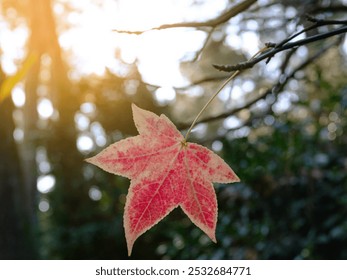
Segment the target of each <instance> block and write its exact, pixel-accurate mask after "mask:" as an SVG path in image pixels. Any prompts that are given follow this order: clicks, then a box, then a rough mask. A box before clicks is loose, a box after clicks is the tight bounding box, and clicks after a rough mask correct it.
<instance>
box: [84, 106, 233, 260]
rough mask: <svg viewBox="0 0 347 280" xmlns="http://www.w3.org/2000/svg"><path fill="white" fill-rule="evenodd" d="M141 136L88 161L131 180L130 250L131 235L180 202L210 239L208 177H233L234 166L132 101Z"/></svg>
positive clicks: (213, 219)
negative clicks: (232, 167) (188, 140)
mask: <svg viewBox="0 0 347 280" xmlns="http://www.w3.org/2000/svg"><path fill="white" fill-rule="evenodd" d="M132 109H133V116H134V121H135V125H136V127H137V130H138V131H139V133H140V135H138V136H135V137H129V138H127V139H124V140H121V141H119V142H116V143H114V144H112V145H110V146H109V147H107V148H106V149H104V150H103V151H101V152H100V153H99V154H98V155H96V156H95V157H92V158H89V159H87V161H88V162H90V163H92V164H95V165H97V166H99V167H100V168H102V169H104V170H105V171H108V172H111V173H114V174H117V175H122V176H125V177H127V178H129V179H131V184H130V187H129V191H128V195H127V198H126V204H125V212H124V229H125V237H126V241H127V246H128V253H129V255H130V254H131V251H132V247H133V244H134V242H135V240H136V239H137V238H138V237H139V236H140V235H141V234H142V233H144V232H145V231H147V230H148V229H150V228H151V227H152V226H154V225H155V224H157V223H158V222H159V221H160V220H161V219H163V218H164V217H165V216H166V215H167V214H169V213H170V212H171V211H172V210H173V209H174V208H176V207H177V206H180V207H181V208H182V210H183V211H184V213H186V215H187V216H188V217H189V218H190V220H191V221H192V222H193V223H194V224H195V225H196V226H198V227H199V228H200V229H201V230H202V231H204V232H205V233H206V234H207V235H208V236H209V237H210V238H211V239H212V240H213V241H214V242H216V238H215V229H216V223H217V200H216V194H215V191H214V189H213V185H212V182H218V183H231V182H238V181H239V178H238V177H237V175H236V174H235V173H234V172H233V170H232V169H231V168H230V167H229V166H228V165H227V164H226V163H225V162H224V161H223V159H221V158H220V157H219V156H217V155H216V154H215V153H213V152H212V151H210V150H208V149H207V148H205V147H203V146H201V145H198V144H194V143H189V142H186V141H185V139H184V138H183V136H182V134H181V133H180V132H179V131H178V130H177V128H176V127H175V125H174V124H173V123H172V122H171V121H170V120H169V119H168V118H167V117H166V116H165V115H161V116H160V117H159V116H157V115H155V114H154V113H152V112H149V111H146V110H143V109H140V108H138V107H137V106H135V105H132Z"/></svg>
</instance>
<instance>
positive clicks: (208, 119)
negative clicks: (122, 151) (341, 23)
mask: <svg viewBox="0 0 347 280" xmlns="http://www.w3.org/2000/svg"><path fill="white" fill-rule="evenodd" d="M339 43H341V38H339V39H338V40H337V41H335V42H333V43H331V44H329V45H327V46H326V47H324V48H322V49H320V50H319V51H318V52H317V53H315V54H314V55H312V56H310V57H309V58H307V59H306V60H305V61H304V62H303V63H301V64H300V65H298V66H297V67H296V68H295V69H293V70H292V71H291V72H290V73H289V74H287V75H285V74H281V75H285V78H284V79H279V81H278V82H277V83H276V84H275V85H274V86H272V87H271V88H269V89H267V90H265V91H264V92H263V93H262V94H260V95H259V96H258V97H256V98H255V99H253V100H251V101H249V102H248V103H246V104H245V105H243V106H241V107H238V108H234V109H232V110H229V111H227V112H224V113H222V114H219V115H217V116H211V117H206V118H204V119H202V120H200V121H198V122H197V124H198V123H206V122H212V121H216V120H221V119H225V118H227V117H229V116H232V115H235V114H237V113H238V112H240V111H242V110H244V109H246V108H249V107H251V106H252V105H254V104H255V103H257V102H258V101H259V100H261V99H264V98H265V97H266V96H267V95H269V94H271V93H273V94H278V93H280V92H281V91H283V89H284V88H285V86H286V85H287V83H288V82H289V81H290V80H291V79H292V78H294V76H295V74H296V73H297V72H298V71H300V70H302V69H304V68H306V67H307V66H308V65H309V64H311V63H312V62H313V61H315V60H317V59H318V58H319V57H321V56H322V55H323V54H324V53H325V52H326V51H327V50H329V49H330V48H331V47H333V46H335V45H337V44H339ZM283 63H284V64H287V63H288V62H287V61H285V62H283ZM281 68H283V71H284V67H281ZM244 125H245V124H242V125H241V126H240V127H238V128H241V127H242V126H244ZM189 126H190V124H188V123H183V124H178V125H177V127H178V128H179V129H180V130H184V129H187V128H188V127H189ZM238 128H234V129H232V130H235V129H238Z"/></svg>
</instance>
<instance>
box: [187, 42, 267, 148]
mask: <svg viewBox="0 0 347 280" xmlns="http://www.w3.org/2000/svg"><path fill="white" fill-rule="evenodd" d="M268 48H269V47H268V46H265V47H264V48H262V49H261V50H259V51H258V52H257V53H256V54H255V55H253V56H252V57H251V58H250V59H253V58H255V57H257V56H258V55H259V54H262V53H263V52H265V51H266V50H267V49H268ZM240 72H241V70H237V71H235V72H234V74H232V75H231V76H230V77H229V78H228V79H227V80H226V81H225V82H224V83H223V84H222V85H221V86H220V88H219V89H218V90H217V91H216V92H215V93H214V94H213V95H212V96H211V98H210V99H209V100H208V101H207V103H206V104H205V106H204V107H203V108H202V109H201V110H200V112H199V113H198V115H197V116H196V117H195V119H194V121H193V122H192V124H191V126H190V127H189V129H188V131H187V133H186V136H185V137H184V141H185V142H186V141H187V139H188V136H189V134H190V132H191V131H192V129H193V127H194V126H195V124H196V122H197V121H198V120H199V118H200V116H201V115H202V113H203V112H204V111H205V110H206V108H207V106H208V105H210V103H211V102H212V101H213V100H214V99H215V98H216V96H217V95H218V94H219V93H220V92H221V91H222V89H223V88H224V87H225V86H226V85H227V84H228V83H229V82H230V81H231V80H232V79H234V78H235V77H236V76H237V75H238V74H239V73H240Z"/></svg>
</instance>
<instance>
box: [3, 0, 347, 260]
mask: <svg viewBox="0 0 347 280" xmlns="http://www.w3.org/2000/svg"><path fill="white" fill-rule="evenodd" d="M128 2H129V3H130V2H131V3H130V4H129V3H128ZM128 2H126V1H125V0H108V1H97V0H94V1H93V0H90V1H87V2H86V1H64V0H22V1H15V0H4V1H1V4H0V5H1V6H0V8H1V10H0V62H1V64H0V65H1V67H0V93H1V96H0V100H1V103H0V141H1V142H0V207H1V210H0V258H1V259H124V258H127V251H126V244H125V237H124V230H123V220H122V216H123V208H124V204H125V199H126V193H127V189H128V186H129V180H127V179H125V178H122V177H119V176H114V175H111V174H107V173H106V172H103V171H101V170H99V169H97V168H96V167H94V166H91V165H89V164H87V163H86V162H84V159H85V158H87V157H89V156H92V155H95V154H96V153H97V152H99V151H100V150H101V149H103V148H104V147H106V146H107V145H109V144H111V143H113V142H114V141H117V140H120V139H122V138H125V137H128V136H131V135H135V134H136V129H135V127H134V125H133V121H132V115H131V108H130V105H131V103H133V102H134V103H136V104H137V105H138V106H140V107H142V108H145V109H148V110H151V111H153V112H155V113H158V114H159V113H165V114H167V115H168V116H170V118H171V119H172V120H173V121H174V122H175V123H176V124H177V125H178V127H180V128H182V132H183V133H184V129H185V128H186V127H187V126H189V123H190V122H191V120H192V119H194V117H195V116H196V114H197V113H198V112H199V111H200V109H201V108H202V106H203V105H204V104H205V102H206V100H208V98H209V96H211V94H212V93H213V92H215V91H216V90H217V88H218V87H219V86H220V84H221V83H222V80H223V79H224V78H225V77H228V75H229V74H228V73H223V72H218V71H217V70H215V69H214V68H213V67H212V66H211V65H212V64H235V63H238V62H242V61H244V60H246V59H247V58H249V57H250V56H251V55H253V54H254V53H255V52H256V51H257V50H258V49H260V48H261V47H262V46H263V45H264V43H265V42H274V43H276V42H280V41H281V40H283V39H285V38H287V37H289V36H290V35H292V34H293V33H295V32H296V31H298V30H300V29H302V28H304V27H305V26H306V25H307V22H306V21H305V17H304V15H305V14H306V13H309V14H311V15H313V16H316V17H318V18H322V19H325V18H327V19H337V20H341V19H346V13H347V3H346V1H344V0H340V1H329V0H328V1H327V0H324V1H323V0H321V1H310V0H305V1H286V0H282V1H271V0H263V1H247V0H246V1H236V0H229V1H227V0H220V1H209V0H206V1H197V0H191V1H176V2H175V3H174V4H173V1H166V0H165V1H128ZM143 2H144V3H146V4H143ZM127 3H128V4H127ZM163 3H164V4H163ZM242 3H244V4H245V3H246V4H247V9H246V8H245V9H244V10H242V11H241V12H240V13H239V14H237V15H235V16H233V17H230V19H228V20H226V21H224V22H221V23H220V24H218V25H216V26H209V25H208V24H206V26H203V27H197V28H192V27H190V28H184V27H182V28H175V29H167V30H160V31H148V32H145V33H143V34H142V35H132V34H123V33H117V32H112V31H111V30H112V29H129V30H130V29H137V30H139V29H140V30H145V29H147V28H150V27H153V26H158V25H160V24H163V23H170V22H166V20H168V17H167V14H165V13H170V14H173V18H170V20H171V21H172V22H193V23H196V22H204V20H205V21H206V22H207V23H208V20H209V19H211V18H218V17H219V16H220V15H223V13H227V12H226V11H228V10H230V8H232V7H234V6H236V5H239V4H242ZM251 4H252V5H251ZM127 5H128V6H129V5H130V8H129V7H128V6H127ZM141 5H144V6H143V7H142V6H141ZM170 5H177V7H178V8H177V10H174V9H172V6H170ZM165 6H167V7H166V8H168V9H169V11H168V10H165ZM135 7H137V8H138V9H136V11H135ZM141 7H142V8H141ZM170 7H171V8H170ZM144 8H146V9H147V11H148V13H149V14H147V16H146V15H144V14H146V13H145V12H144V11H143V9H144ZM141 9H142V10H141ZM170 9H171V11H170ZM91 11H98V12H99V14H98V13H96V14H93V13H92V12H91ZM153 13H154V14H153ZM151 15H152V16H151ZM150 17H152V21H150V19H149V18H150ZM126 18H128V21H124V22H122V21H121V20H120V21H117V20H118V19H123V20H124V19H126ZM86 19H87V20H86ZM104 19H109V22H108V23H107V24H108V25H107V24H106V25H101V24H100V25H98V24H97V23H102V22H103V20H104ZM153 19H154V21H153ZM135 23H136V24H137V25H136V24H135ZM82 27H84V28H85V31H86V32H85V33H79V32H81V30H83V29H81V28H82ZM106 27H107V28H106ZM78 28H80V29H78ZM329 28H332V26H323V27H321V28H317V29H314V30H311V31H309V32H307V34H303V35H302V36H304V37H305V36H310V35H312V33H313V34H314V32H321V31H322V32H323V31H327V30H329ZM308 33H309V34H308ZM98 34H99V35H100V37H98ZM105 34H106V35H105ZM79 36H80V37H79ZM106 37H107V38H108V41H107V40H106ZM74 39H75V40H74ZM76 39H77V40H76ZM146 44H147V47H148V48H147V49H146ZM148 44H149V45H148ZM170 47H171V48H170ZM130 49H131V50H130ZM175 49H180V50H181V54H177V53H174V50H175ZM182 53H183V54H182ZM346 56H347V41H346V39H345V38H344V37H343V36H342V37H334V38H330V39H326V40H322V41H319V42H316V43H314V44H310V45H308V46H302V47H300V48H296V49H293V50H289V51H286V52H283V53H280V54H277V55H276V56H275V57H273V58H272V59H271V61H270V62H269V63H268V64H265V63H259V64H258V65H256V66H255V67H254V68H252V69H251V70H248V71H245V72H243V73H241V75H239V76H238V77H237V78H236V79H235V80H234V81H233V82H232V84H231V85H229V86H227V87H226V88H225V89H224V90H223V91H222V92H221V93H220V95H219V96H218V98H217V99H216V100H215V101H214V102H213V103H212V104H211V105H210V107H209V108H208V110H207V111H206V112H205V114H204V116H203V119H204V120H205V121H204V122H201V123H199V124H198V125H197V126H196V128H195V129H194V130H193V133H192V136H191V139H190V140H191V141H194V142H198V143H201V144H203V145H205V146H207V147H208V148H211V149H212V150H214V151H215V152H216V153H218V154H220V155H221V156H222V157H223V158H224V159H225V160H226V161H227V162H228V164H230V166H231V167H232V168H233V169H234V170H235V172H236V173H237V174H238V176H239V177H240V178H241V182H240V183H237V184H232V185H215V187H216V191H217V197H218V203H219V214H218V224H217V240H218V243H217V244H213V243H212V242H211V241H210V240H209V239H208V237H207V236H205V235H204V234H203V233H202V232H201V231H200V230H199V229H198V228H196V227H195V226H194V225H192V224H191V222H190V221H189V220H188V218H187V217H185V215H184V214H183V213H182V211H181V210H180V209H176V210H174V211H173V212H172V213H171V214H170V215H169V216H168V217H166V218H165V219H164V220H163V221H162V222H160V223H159V224H158V225H156V226H155V227H154V228H153V229H151V230H150V231H149V232H147V233H145V234H144V235H143V236H141V237H140V238H139V239H138V240H137V241H136V243H135V246H134V250H133V255H132V258H134V259H346V258H347V245H346V244H347V220H346V218H345V217H346V216H347V178H346V177H347V172H346V171H347V154H346V144H347V134H346V130H347V121H346V117H347V80H346V74H347V73H346V62H347V61H346ZM32 57H35V62H32ZM103 59H104V60H103ZM28 60H30V61H31V62H30V63H32V64H33V65H31V67H30V68H28V62H27V61H28ZM95 61H97V62H98V63H99V64H98V63H95ZM93 62H94V64H93ZM100 65H101V66H100ZM165 67H166V68H165ZM173 68H175V71H176V72H175V71H173V70H172V69H173ZM170 71H171V72H170ZM24 72H25V73H24ZM23 73H24V74H25V78H24V79H21V78H22V76H23V75H22V74H23ZM177 73H180V74H179V75H181V76H180V77H179V78H177V75H178V74H177ZM160 74H161V78H160V77H159V76H160ZM18 77H19V78H18ZM153 77H154V78H153ZM156 77H158V80H156ZM160 79H161V80H160ZM9 89H10V91H9ZM6 92H7V93H6Z"/></svg>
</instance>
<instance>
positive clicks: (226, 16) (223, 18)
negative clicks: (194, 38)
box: [113, 0, 257, 35]
mask: <svg viewBox="0 0 347 280" xmlns="http://www.w3.org/2000/svg"><path fill="white" fill-rule="evenodd" d="M255 2H257V0H245V1H243V2H241V3H239V4H237V5H235V6H233V7H231V8H230V9H229V10H228V11H226V12H225V13H223V14H221V15H220V16H218V17H216V18H214V19H210V20H207V21H203V22H198V21H190V22H179V23H173V24H163V25H160V26H157V27H153V28H151V29H148V30H143V31H128V30H117V29H115V30H113V31H115V32H118V33H127V34H135V35H140V34H142V33H145V32H147V31H150V30H162V29H168V28H178V27H191V28H201V27H216V26H218V25H220V24H223V23H225V22H227V21H228V20H230V19H231V18H232V17H234V16H236V15H238V14H240V13H242V12H243V11H245V10H247V9H248V8H249V7H250V6H252V5H253V4H254V3H255Z"/></svg>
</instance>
